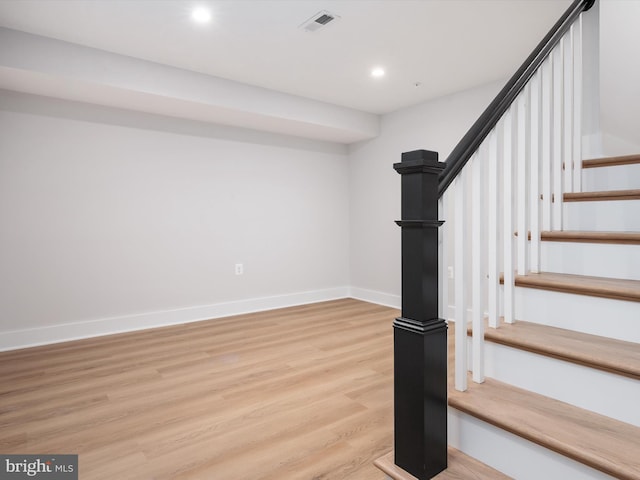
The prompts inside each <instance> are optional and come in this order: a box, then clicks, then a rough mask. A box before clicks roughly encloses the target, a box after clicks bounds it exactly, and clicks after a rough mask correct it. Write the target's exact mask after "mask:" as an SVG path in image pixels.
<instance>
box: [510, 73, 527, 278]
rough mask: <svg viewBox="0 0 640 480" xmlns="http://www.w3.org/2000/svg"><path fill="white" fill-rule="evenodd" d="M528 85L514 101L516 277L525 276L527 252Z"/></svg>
mask: <svg viewBox="0 0 640 480" xmlns="http://www.w3.org/2000/svg"><path fill="white" fill-rule="evenodd" d="M528 96H529V84H527V85H526V86H525V88H524V90H523V91H522V92H521V93H520V95H519V96H518V99H517V100H516V108H517V112H518V130H517V132H518V133H517V135H518V136H517V143H516V149H517V150H516V151H517V155H516V158H515V159H514V160H515V162H514V165H513V169H514V171H515V172H516V178H517V180H518V184H517V190H516V196H517V209H516V216H517V222H516V225H517V227H518V240H517V245H518V248H517V266H518V275H526V274H527V257H528V255H527V250H528V246H529V245H528V243H529V242H528V241H527V235H528V233H529V229H528V228H527V225H528V219H527V200H528V199H527V170H528V169H527V164H528V159H527V156H528V155H527V154H528V148H527V137H528V134H529V125H528V122H527V119H528V117H529V99H528Z"/></svg>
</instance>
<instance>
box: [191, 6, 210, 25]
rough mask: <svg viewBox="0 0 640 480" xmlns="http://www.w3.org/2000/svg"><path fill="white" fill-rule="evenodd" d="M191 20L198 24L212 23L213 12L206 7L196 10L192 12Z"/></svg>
mask: <svg viewBox="0 0 640 480" xmlns="http://www.w3.org/2000/svg"><path fill="white" fill-rule="evenodd" d="M191 18H192V19H193V21H194V22H197V23H208V22H210V21H211V12H210V11H209V9H207V8H204V7H198V8H194V9H193V11H192V12H191Z"/></svg>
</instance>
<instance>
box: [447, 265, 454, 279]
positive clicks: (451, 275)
mask: <svg viewBox="0 0 640 480" xmlns="http://www.w3.org/2000/svg"><path fill="white" fill-rule="evenodd" d="M447 271H448V272H449V278H453V267H447Z"/></svg>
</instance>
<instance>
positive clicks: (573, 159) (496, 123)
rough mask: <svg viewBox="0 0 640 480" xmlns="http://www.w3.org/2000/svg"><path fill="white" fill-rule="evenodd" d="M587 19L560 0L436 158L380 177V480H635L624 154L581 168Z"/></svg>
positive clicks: (630, 192)
mask: <svg viewBox="0 0 640 480" xmlns="http://www.w3.org/2000/svg"><path fill="white" fill-rule="evenodd" d="M599 18H600V17H599V2H597V1H595V2H594V1H593V0H575V1H574V2H573V3H572V4H571V6H570V7H569V9H568V10H567V11H566V12H565V14H564V15H563V16H562V17H561V18H560V20H559V21H558V22H557V23H556V24H555V25H554V27H553V28H552V29H551V31H550V32H549V33H548V34H547V36H545V38H544V39H543V40H542V42H541V43H540V44H539V45H538V47H536V49H535V50H534V51H533V52H532V54H531V55H530V56H529V57H528V58H527V60H526V61H525V62H524V64H523V65H522V66H521V67H520V69H519V70H518V71H517V72H516V73H515V74H514V75H513V77H512V78H511V79H510V80H509V81H508V82H507V84H506V85H505V87H504V88H503V89H502V90H501V91H500V93H499V94H498V95H497V96H496V98H495V99H494V101H493V102H492V103H491V104H490V105H489V106H488V107H487V109H486V110H485V111H484V112H483V113H482V114H481V115H480V117H479V118H478V119H477V120H476V122H475V123H474V124H473V126H472V127H471V129H470V130H469V131H468V132H467V133H466V134H465V136H464V137H463V138H462V139H461V140H460V142H459V143H458V145H456V147H455V148H454V149H453V150H452V152H451V154H450V155H449V156H448V158H447V160H446V162H445V163H440V162H439V161H438V156H437V153H435V152H430V151H426V150H419V151H413V152H407V153H403V155H402V162H401V163H399V164H395V165H394V168H395V170H396V171H397V172H398V173H399V174H401V175H402V220H401V221H398V222H397V223H398V225H399V226H400V227H401V228H402V272H403V273H402V292H403V295H402V315H401V317H400V318H398V319H396V321H395V322H394V362H395V374H394V394H395V452H394V453H395V455H394V456H393V457H390V458H393V459H394V464H393V466H394V467H398V468H399V470H400V473H396V472H395V471H394V469H393V468H391V467H389V465H388V463H389V462H386V463H385V461H384V460H382V461H381V462H379V465H380V466H381V468H383V467H384V468H383V470H384V471H385V472H386V473H387V475H389V476H391V477H392V478H398V479H405V478H407V479H410V478H414V477H411V476H410V475H409V476H406V474H407V473H410V474H411V475H415V478H419V479H420V480H427V479H428V478H432V477H434V475H438V477H436V478H440V476H441V475H444V476H443V477H442V478H443V479H444V478H491V477H492V476H494V477H496V478H497V475H498V473H495V472H500V474H501V475H506V476H509V477H512V478H516V479H518V480H539V479H545V480H565V479H569V480H582V479H587V480H591V479H593V480H595V479H610V478H619V479H635V480H640V155H637V154H636V155H625V156H616V157H608V158H589V157H587V158H589V159H587V160H584V159H583V155H589V156H591V157H595V156H597V155H598V154H600V153H601V152H602V146H601V145H600V142H599V141H598V138H601V136H602V132H601V130H600V124H599V103H598V100H597V99H598V98H599V90H598V80H597V79H598V78H599V76H600V69H599V60H598V55H599V49H598V41H599V38H600V37H599ZM594 79H595V80H594ZM594 99H595V100H594ZM594 153H595V154H594ZM436 204H437V207H436V206H435V205H436ZM441 220H444V224H443V222H442V221H441ZM435 230H437V232H438V234H437V235H436V234H435V233H434V231H435ZM436 237H437V238H436ZM436 253H437V257H436ZM435 260H437V261H435ZM500 272H502V273H500ZM483 317H484V319H483ZM443 319H449V320H451V321H450V322H449V327H448V329H447V328H445V326H444V325H443V322H444V320H443ZM453 320H455V321H453ZM447 342H448V361H447V360H445V357H446V356H447V347H446V346H445V345H446V344H447ZM447 363H448V365H449V367H448V370H447V371H446V375H444V374H443V371H444V370H445V369H444V366H445V365H447ZM447 384H448V385H447ZM447 386H448V388H447ZM447 390H448V398H446V397H447V395H445V392H446V391H447ZM447 406H448V407H447ZM447 408H448V417H447ZM447 419H448V421H445V420H447ZM447 443H448V445H449V447H453V448H455V449H457V450H456V451H457V452H459V454H458V453H456V454H455V455H452V454H451V453H449V454H448V455H447V451H446V447H447ZM465 454H466V455H467V456H469V457H472V458H473V459H474V460H475V461H479V462H481V463H482V464H484V465H483V467H482V468H485V467H486V468H489V469H493V470H490V472H493V473H488V474H486V475H485V476H484V477H480V476H477V475H476V474H475V473H474V472H475V471H476V469H475V468H470V469H467V472H468V474H461V475H458V474H453V475H451V474H452V471H453V470H455V469H456V468H457V467H458V466H459V465H458V462H459V461H460V459H461V458H464V455H465ZM447 458H448V459H449V460H448V462H447ZM452 462H453V465H452ZM447 472H449V473H447Z"/></svg>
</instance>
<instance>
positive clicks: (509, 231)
mask: <svg viewBox="0 0 640 480" xmlns="http://www.w3.org/2000/svg"><path fill="white" fill-rule="evenodd" d="M503 119H504V125H503V126H504V130H503V132H504V134H503V145H502V148H503V157H502V158H503V162H502V169H503V172H502V176H503V178H502V180H503V187H502V191H503V195H502V205H503V209H504V210H503V212H504V213H503V222H504V227H503V231H502V234H503V238H504V242H503V252H504V286H503V292H504V300H503V302H504V306H503V308H504V321H505V322H507V323H513V322H514V290H515V285H514V265H513V168H512V167H513V162H514V152H513V143H514V142H513V133H514V132H513V112H512V109H509V110H508V111H507V113H506V114H505V116H504V118H503Z"/></svg>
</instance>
